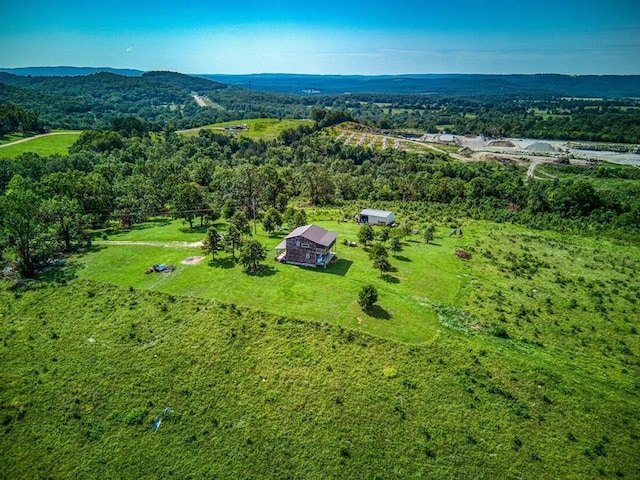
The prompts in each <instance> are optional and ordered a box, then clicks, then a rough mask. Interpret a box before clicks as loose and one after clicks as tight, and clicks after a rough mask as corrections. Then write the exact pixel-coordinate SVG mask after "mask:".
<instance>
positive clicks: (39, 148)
mask: <svg viewBox="0 0 640 480" xmlns="http://www.w3.org/2000/svg"><path fill="white" fill-rule="evenodd" d="M80 133H82V132H80V131H69V132H55V133H52V134H49V135H45V136H42V137H37V138H33V139H31V140H28V141H26V142H21V143H15V144H13V145H7V146H3V147H0V158H15V157H17V156H18V155H21V154H23V153H26V152H32V153H37V154H38V155H40V156H42V157H46V156H49V155H55V154H58V155H67V154H68V153H69V147H70V146H71V145H73V144H74V143H75V141H76V140H77V139H78V137H79V136H80Z"/></svg>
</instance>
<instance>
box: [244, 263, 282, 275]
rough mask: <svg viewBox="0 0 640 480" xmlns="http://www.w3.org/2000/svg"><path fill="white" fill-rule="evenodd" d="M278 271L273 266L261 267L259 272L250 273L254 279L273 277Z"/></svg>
mask: <svg viewBox="0 0 640 480" xmlns="http://www.w3.org/2000/svg"><path fill="white" fill-rule="evenodd" d="M276 272H277V270H276V269H275V268H273V267H272V266H271V265H260V267H259V268H258V271H256V272H252V273H250V275H251V276H253V277H271V276H273V275H275V274H276Z"/></svg>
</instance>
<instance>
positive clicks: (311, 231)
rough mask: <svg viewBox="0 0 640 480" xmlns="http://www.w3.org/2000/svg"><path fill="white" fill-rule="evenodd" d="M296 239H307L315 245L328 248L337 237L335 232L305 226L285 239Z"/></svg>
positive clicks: (314, 226)
mask: <svg viewBox="0 0 640 480" xmlns="http://www.w3.org/2000/svg"><path fill="white" fill-rule="evenodd" d="M295 237H302V238H306V239H307V240H310V241H312V242H313V243H317V244H318V245H322V246H323V247H328V246H329V245H331V244H332V243H333V242H335V240H336V238H337V235H336V234H335V233H333V232H329V231H328V230H325V229H324V228H320V227H318V226H317V225H304V226H302V227H298V228H296V229H295V230H294V231H293V232H291V233H290V234H289V235H287V236H286V237H285V239H287V238H295Z"/></svg>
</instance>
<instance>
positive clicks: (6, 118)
mask: <svg viewBox="0 0 640 480" xmlns="http://www.w3.org/2000/svg"><path fill="white" fill-rule="evenodd" d="M13 132H20V133H23V134H25V133H42V132H43V127H42V123H41V122H40V119H39V118H38V112H33V111H28V110H25V109H24V108H22V107H19V106H17V105H13V104H12V103H7V104H5V105H0V136H2V135H6V134H7V133H13Z"/></svg>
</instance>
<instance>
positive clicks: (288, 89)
mask: <svg viewBox="0 0 640 480" xmlns="http://www.w3.org/2000/svg"><path fill="white" fill-rule="evenodd" d="M199 76H200V77H203V78H208V79H211V80H215V81H218V82H223V83H226V84H229V85H236V86H241V87H244V88H251V89H253V90H259V91H269V92H275V93H285V94H295V95H309V94H317V95H338V94H344V93H384V94H433V95H444V96H457V97H462V96H478V95H493V96H503V95H514V96H527V97H532V96H549V95H553V96H567V97H598V98H600V97H606V98H625V97H640V75H624V76H623V75H561V74H533V75H524V74H513V75H484V74H411V75H377V76H363V75H297V74H253V75H199Z"/></svg>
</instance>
